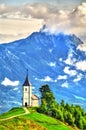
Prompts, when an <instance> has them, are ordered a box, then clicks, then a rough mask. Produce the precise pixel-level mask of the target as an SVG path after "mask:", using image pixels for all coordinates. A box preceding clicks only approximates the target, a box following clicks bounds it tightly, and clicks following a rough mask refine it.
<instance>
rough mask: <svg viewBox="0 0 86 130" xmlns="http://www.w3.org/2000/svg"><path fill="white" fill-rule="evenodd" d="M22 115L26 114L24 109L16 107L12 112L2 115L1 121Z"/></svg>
mask: <svg viewBox="0 0 86 130" xmlns="http://www.w3.org/2000/svg"><path fill="white" fill-rule="evenodd" d="M22 113H24V109H23V108H22V107H16V108H13V109H11V110H10V111H8V112H6V113H3V114H2V115H0V119H4V118H7V117H11V116H15V115H18V114H22Z"/></svg>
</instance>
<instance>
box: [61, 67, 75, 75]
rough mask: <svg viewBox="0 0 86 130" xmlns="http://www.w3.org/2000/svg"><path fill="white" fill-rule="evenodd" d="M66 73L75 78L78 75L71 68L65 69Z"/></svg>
mask: <svg viewBox="0 0 86 130" xmlns="http://www.w3.org/2000/svg"><path fill="white" fill-rule="evenodd" d="M64 72H65V73H66V74H68V75H70V76H75V75H76V74H77V71H76V70H71V69H70V67H69V66H66V67H65V68H64Z"/></svg>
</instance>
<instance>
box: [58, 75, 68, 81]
mask: <svg viewBox="0 0 86 130" xmlns="http://www.w3.org/2000/svg"><path fill="white" fill-rule="evenodd" d="M57 79H58V80H62V79H64V80H65V79H67V75H59V76H58V78H57Z"/></svg>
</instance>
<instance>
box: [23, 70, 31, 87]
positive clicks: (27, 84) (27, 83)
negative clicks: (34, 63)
mask: <svg viewBox="0 0 86 130" xmlns="http://www.w3.org/2000/svg"><path fill="white" fill-rule="evenodd" d="M23 86H31V84H30V82H29V80H28V69H27V75H26V79H25V82H24V84H23Z"/></svg>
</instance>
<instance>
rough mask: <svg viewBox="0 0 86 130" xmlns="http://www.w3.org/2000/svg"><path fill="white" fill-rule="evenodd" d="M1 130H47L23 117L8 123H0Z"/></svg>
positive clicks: (7, 121)
mask: <svg viewBox="0 0 86 130" xmlns="http://www.w3.org/2000/svg"><path fill="white" fill-rule="evenodd" d="M0 130H46V129H45V128H43V127H42V126H40V125H38V124H36V123H35V122H34V121H31V120H28V119H25V118H23V117H16V118H13V119H9V120H6V121H0Z"/></svg>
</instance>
